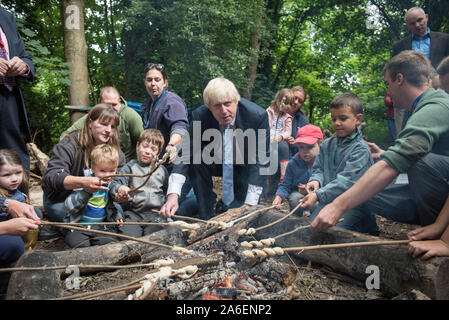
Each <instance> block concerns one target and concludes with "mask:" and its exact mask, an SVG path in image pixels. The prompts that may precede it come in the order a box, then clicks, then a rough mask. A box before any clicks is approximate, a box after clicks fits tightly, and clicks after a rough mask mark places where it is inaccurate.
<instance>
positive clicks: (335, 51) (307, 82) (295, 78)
mask: <svg viewBox="0 0 449 320" xmlns="http://www.w3.org/2000/svg"><path fill="white" fill-rule="evenodd" d="M2 4H3V6H4V7H6V8H7V9H9V10H13V11H15V13H16V17H17V18H18V22H19V23H20V26H19V29H20V33H21V35H22V37H23V39H24V42H25V45H26V48H27V50H28V53H29V54H30V55H31V56H32V57H33V61H34V63H35V65H36V70H37V71H36V79H35V81H34V82H33V83H32V84H25V85H24V86H23V87H24V90H23V91H24V97H25V101H26V105H27V110H28V113H29V117H30V123H31V127H32V130H33V131H34V132H36V131H37V130H39V129H43V130H42V131H41V132H40V133H39V134H38V135H37V137H36V142H37V143H38V144H39V145H40V146H41V148H42V149H43V150H44V151H45V152H49V150H51V148H52V146H53V145H54V144H55V143H56V142H57V140H58V137H59V135H60V133H61V132H62V131H63V130H64V129H65V128H66V127H67V126H68V125H69V123H68V122H69V117H68V112H67V110H65V109H64V105H65V104H67V100H68V99H67V86H68V85H69V79H68V66H67V65H66V64H65V63H64V47H63V26H62V22H61V12H60V10H61V8H60V4H61V2H60V1H59V0H42V1H29V0H27V1H25V0H17V1H12V0H4V1H2ZM261 5H262V6H264V7H263V10H260V6H261ZM415 5H418V6H422V7H423V8H424V9H425V10H426V11H427V12H428V13H429V14H430V20H429V25H430V28H431V29H432V30H435V31H443V32H449V18H448V16H447V14H446V13H447V12H448V10H449V2H448V1H444V0H438V1H437V0H434V1H424V0H421V1H410V0H369V1H368V0H320V1H315V0H270V1H262V0H245V1H241V0H85V8H86V9H85V12H84V17H85V34H86V41H87V44H88V68H89V75H90V92H91V97H90V98H91V103H92V104H94V103H95V100H96V99H97V97H98V93H99V90H100V88H101V87H103V86H106V85H113V86H115V87H117V88H118V89H119V91H120V93H121V94H122V95H123V96H124V97H125V98H126V99H127V100H131V101H137V102H142V101H143V100H144V99H145V98H146V97H147V93H146V91H145V88H144V85H143V81H142V80H143V77H144V75H143V70H144V68H145V65H146V64H147V63H149V62H157V63H163V64H164V65H165V66H166V70H167V73H168V77H169V79H168V80H169V88H170V90H172V91H174V92H176V93H177V94H178V95H180V96H181V97H182V98H183V99H184V100H185V101H186V104H187V106H188V107H192V106H195V105H198V104H201V103H202V91H203V89H204V87H205V86H206V84H207V82H208V81H209V80H210V79H212V78H214V77H217V76H224V77H227V78H229V79H231V80H232V81H233V82H234V83H235V84H236V86H237V88H238V89H239V91H240V93H241V94H242V95H244V92H245V91H246V89H247V88H248V86H249V84H250V81H249V65H250V61H251V57H252V55H254V54H256V56H257V57H258V59H259V60H258V69H257V76H256V80H255V83H254V85H253V88H252V89H253V91H252V100H253V101H254V102H256V103H258V104H259V105H261V106H262V107H264V108H267V107H268V106H269V104H270V102H271V100H272V99H273V97H274V95H275V94H276V92H277V91H278V90H279V89H281V88H283V87H292V86H295V85H301V86H303V87H304V88H305V89H306V91H307V100H306V103H305V105H304V107H303V109H304V111H305V112H306V114H307V116H308V118H309V120H310V122H312V123H314V124H316V125H319V126H320V127H322V128H326V129H329V130H331V131H332V126H331V121H330V116H329V104H330V101H331V100H332V99H333V98H334V97H335V96H336V95H338V94H340V93H342V92H346V91H352V92H354V93H356V94H357V95H358V96H359V97H360V98H361V100H362V102H363V106H364V113H365V121H366V122H367V123H368V126H367V128H366V129H365V131H364V134H366V135H367V136H368V137H369V139H370V140H373V141H375V142H376V143H378V144H380V145H383V146H385V144H386V143H387V125H386V122H385V119H384V118H385V106H384V103H383V97H384V95H385V92H386V88H385V85H384V82H383V76H382V69H383V66H384V64H385V62H386V61H387V60H388V59H389V58H390V54H391V49H392V45H393V42H394V41H397V40H399V39H400V38H402V37H403V36H405V35H406V34H407V30H406V29H405V26H404V20H403V19H404V13H405V10H406V9H408V8H410V7H412V6H415ZM367 21H368V23H367ZM370 21H371V22H370ZM255 30H257V31H260V39H259V40H260V50H257V49H256V48H255V47H253V46H252V43H251V39H252V36H253V35H254V31H255Z"/></svg>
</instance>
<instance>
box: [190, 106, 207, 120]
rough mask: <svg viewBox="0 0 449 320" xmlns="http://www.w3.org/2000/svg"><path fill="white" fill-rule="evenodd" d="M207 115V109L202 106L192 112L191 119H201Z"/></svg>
mask: <svg viewBox="0 0 449 320" xmlns="http://www.w3.org/2000/svg"><path fill="white" fill-rule="evenodd" d="M208 113H210V110H209V108H208V107H207V106H206V105H205V104H203V105H201V106H199V107H198V108H195V110H193V111H192V118H195V119H201V118H203V117H204V116H205V115H206V114H208Z"/></svg>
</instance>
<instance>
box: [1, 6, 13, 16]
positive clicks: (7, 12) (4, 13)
mask: <svg viewBox="0 0 449 320" xmlns="http://www.w3.org/2000/svg"><path fill="white" fill-rule="evenodd" d="M0 15H2V16H3V17H4V18H7V19H13V18H14V15H13V14H12V13H11V12H9V11H8V10H6V9H4V8H2V7H0Z"/></svg>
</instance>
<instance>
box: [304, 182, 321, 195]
mask: <svg viewBox="0 0 449 320" xmlns="http://www.w3.org/2000/svg"><path fill="white" fill-rule="evenodd" d="M305 188H306V191H307V193H312V192H315V191H317V190H318V189H319V188H320V183H319V182H318V181H315V180H314V181H310V182H309V183H307V184H306V187H305Z"/></svg>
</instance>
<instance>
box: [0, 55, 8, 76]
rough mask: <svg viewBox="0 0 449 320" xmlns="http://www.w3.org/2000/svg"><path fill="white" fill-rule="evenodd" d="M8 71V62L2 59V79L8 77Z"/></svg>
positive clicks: (0, 72) (0, 73)
mask: <svg viewBox="0 0 449 320" xmlns="http://www.w3.org/2000/svg"><path fill="white" fill-rule="evenodd" d="M8 70H9V64H8V61H6V60H5V59H1V58H0V77H4V76H6V73H7V72H8Z"/></svg>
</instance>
